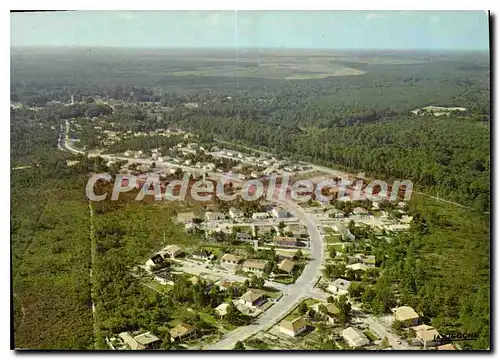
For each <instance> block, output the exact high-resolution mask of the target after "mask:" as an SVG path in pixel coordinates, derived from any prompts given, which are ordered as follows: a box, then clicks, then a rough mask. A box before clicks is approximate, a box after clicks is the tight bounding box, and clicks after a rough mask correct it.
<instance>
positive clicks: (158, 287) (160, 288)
mask: <svg viewBox="0 0 500 360" xmlns="http://www.w3.org/2000/svg"><path fill="white" fill-rule="evenodd" d="M146 284H147V285H148V286H151V287H152V288H154V289H156V290H158V291H160V292H161V293H163V294H165V293H167V292H169V291H170V290H172V286H171V285H163V284H160V283H159V282H158V281H154V280H152V281H150V282H147V283H146Z"/></svg>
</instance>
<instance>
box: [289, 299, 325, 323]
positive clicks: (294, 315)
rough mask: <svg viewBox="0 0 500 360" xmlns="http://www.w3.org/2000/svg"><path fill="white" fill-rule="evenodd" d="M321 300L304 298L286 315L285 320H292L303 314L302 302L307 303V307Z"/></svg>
mask: <svg viewBox="0 0 500 360" xmlns="http://www.w3.org/2000/svg"><path fill="white" fill-rule="evenodd" d="M319 302H320V301H319V300H316V299H305V300H303V301H302V302H301V303H300V304H299V305H297V306H296V307H295V308H294V309H293V310H292V312H291V313H289V314H288V315H287V316H286V317H285V320H288V321H292V320H294V319H296V318H298V317H299V316H302V315H300V313H299V306H300V305H301V304H302V303H305V304H306V305H307V307H308V308H309V307H311V306H312V305H314V304H316V303H319Z"/></svg>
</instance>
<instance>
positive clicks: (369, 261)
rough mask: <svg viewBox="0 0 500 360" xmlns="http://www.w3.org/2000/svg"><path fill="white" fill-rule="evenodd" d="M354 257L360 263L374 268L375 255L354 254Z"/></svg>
mask: <svg viewBox="0 0 500 360" xmlns="http://www.w3.org/2000/svg"><path fill="white" fill-rule="evenodd" d="M355 256H356V258H357V259H358V261H359V262H360V263H362V264H365V265H367V266H369V267H372V268H374V267H375V255H365V254H356V255H355Z"/></svg>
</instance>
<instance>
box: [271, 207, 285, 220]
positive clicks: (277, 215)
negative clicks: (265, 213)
mask: <svg viewBox="0 0 500 360" xmlns="http://www.w3.org/2000/svg"><path fill="white" fill-rule="evenodd" d="M271 215H272V216H274V217H275V218H276V219H286V218H288V211H286V210H280V209H278V208H274V209H272V210H271Z"/></svg>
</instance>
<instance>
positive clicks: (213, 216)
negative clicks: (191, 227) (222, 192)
mask: <svg viewBox="0 0 500 360" xmlns="http://www.w3.org/2000/svg"><path fill="white" fill-rule="evenodd" d="M224 219H225V216H224V214H223V213H221V212H211V211H208V212H206V213H205V220H207V221H214V220H224Z"/></svg>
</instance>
